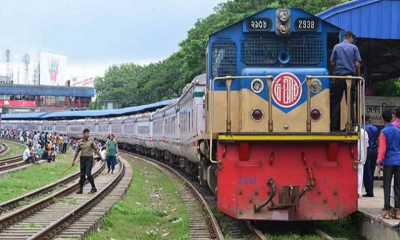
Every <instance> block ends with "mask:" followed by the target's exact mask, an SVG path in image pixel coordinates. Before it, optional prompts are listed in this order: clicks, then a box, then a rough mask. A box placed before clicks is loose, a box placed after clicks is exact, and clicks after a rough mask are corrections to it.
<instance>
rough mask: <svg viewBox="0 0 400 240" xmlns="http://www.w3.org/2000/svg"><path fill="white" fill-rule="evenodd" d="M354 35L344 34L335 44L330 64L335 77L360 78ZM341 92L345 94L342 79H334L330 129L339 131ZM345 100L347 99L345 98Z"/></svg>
mask: <svg viewBox="0 0 400 240" xmlns="http://www.w3.org/2000/svg"><path fill="white" fill-rule="evenodd" d="M354 40H355V35H354V34H353V33H352V32H351V31H347V32H346V33H345V34H344V40H343V42H341V43H339V44H336V45H335V47H334V48H333V52H332V55H331V59H330V60H331V64H332V65H333V66H335V75H336V76H360V74H361V70H360V69H361V68H360V62H361V56H360V51H359V50H358V48H357V46H356V45H354V44H353V42H354ZM343 92H346V96H347V85H346V81H345V80H344V79H335V80H334V82H332V85H331V93H332V97H331V118H332V119H331V129H332V131H339V130H341V129H340V103H341V101H342V98H343ZM355 93H356V84H355V82H354V81H353V83H352V85H351V94H350V95H351V97H350V103H348V104H349V106H350V108H351V119H352V121H353V119H354V102H355V96H356V95H355ZM346 100H347V98H346Z"/></svg>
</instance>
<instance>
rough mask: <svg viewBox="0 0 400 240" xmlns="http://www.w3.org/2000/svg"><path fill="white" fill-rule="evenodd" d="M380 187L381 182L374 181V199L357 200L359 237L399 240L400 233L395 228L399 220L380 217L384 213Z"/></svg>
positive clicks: (374, 239) (375, 239) (371, 239)
mask: <svg viewBox="0 0 400 240" xmlns="http://www.w3.org/2000/svg"><path fill="white" fill-rule="evenodd" d="M382 185H383V181H380V180H377V181H375V182H374V197H360V198H359V200H358V211H359V216H360V230H361V235H362V236H364V237H367V238H368V239H370V240H378V239H385V240H399V239H400V231H399V228H398V227H395V226H396V225H398V224H399V222H400V220H397V219H383V218H382V217H381V215H382V214H383V213H384V211H383V210H382V209H383V203H384V202H383V187H382ZM363 191H364V189H363Z"/></svg>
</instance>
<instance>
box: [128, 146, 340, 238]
mask: <svg viewBox="0 0 400 240" xmlns="http://www.w3.org/2000/svg"><path fill="white" fill-rule="evenodd" d="M120 151H121V153H123V154H125V155H128V156H133V157H135V158H138V159H141V160H143V161H146V162H148V163H150V164H152V165H153V166H155V167H156V168H158V169H159V170H160V171H162V172H164V173H165V174H167V175H171V174H172V175H173V176H175V177H177V178H178V179H180V180H182V181H183V182H184V184H185V187H184V189H182V187H181V188H179V186H178V188H179V190H180V194H181V195H182V200H183V202H184V204H185V205H186V209H187V215H188V220H189V233H190V239H224V234H223V233H222V231H221V229H220V227H219V224H218V221H217V220H216V218H215V216H214V213H213V212H212V211H211V207H210V205H211V206H215V205H216V198H215V196H214V195H213V194H212V193H211V192H210V191H209V190H208V189H205V188H204V187H201V186H200V185H199V184H198V182H197V181H196V179H195V177H193V176H191V175H188V174H186V173H185V172H182V171H180V170H179V169H175V168H174V167H172V166H170V165H168V164H166V163H162V162H160V161H158V160H155V159H153V158H150V157H147V156H142V155H139V154H135V153H132V152H127V151H122V150H120ZM193 199H195V200H196V203H195V202H194V201H193ZM199 205H200V206H199ZM199 208H200V209H199ZM228 218H229V217H228ZM206 230H207V231H206ZM225 231H226V233H227V234H228V235H229V236H230V237H233V238H235V239H249V238H251V239H254V240H267V238H266V237H265V230H263V229H262V228H259V227H258V226H257V223H256V222H252V221H241V220H237V219H232V218H229V227H228V229H225ZM314 232H315V233H316V234H318V235H319V236H320V237H322V238H323V239H325V240H333V239H334V238H332V237H330V236H329V235H328V234H326V233H325V232H323V231H322V230H320V229H315V230H314Z"/></svg>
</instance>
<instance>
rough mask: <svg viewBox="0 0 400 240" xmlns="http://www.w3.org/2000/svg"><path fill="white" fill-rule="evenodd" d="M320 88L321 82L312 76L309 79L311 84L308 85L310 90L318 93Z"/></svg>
mask: <svg viewBox="0 0 400 240" xmlns="http://www.w3.org/2000/svg"><path fill="white" fill-rule="evenodd" d="M321 89H322V83H321V81H320V80H319V79H317V78H313V79H311V86H310V91H311V92H312V93H319V92H320V91H321Z"/></svg>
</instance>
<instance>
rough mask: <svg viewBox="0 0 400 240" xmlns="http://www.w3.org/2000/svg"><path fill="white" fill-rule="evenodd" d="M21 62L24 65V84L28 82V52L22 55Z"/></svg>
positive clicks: (29, 60) (29, 59)
mask: <svg viewBox="0 0 400 240" xmlns="http://www.w3.org/2000/svg"><path fill="white" fill-rule="evenodd" d="M22 62H23V63H24V66H25V69H24V70H25V84H29V82H28V74H29V63H30V62H31V58H30V56H29V54H27V53H26V54H25V55H24V56H22Z"/></svg>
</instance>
